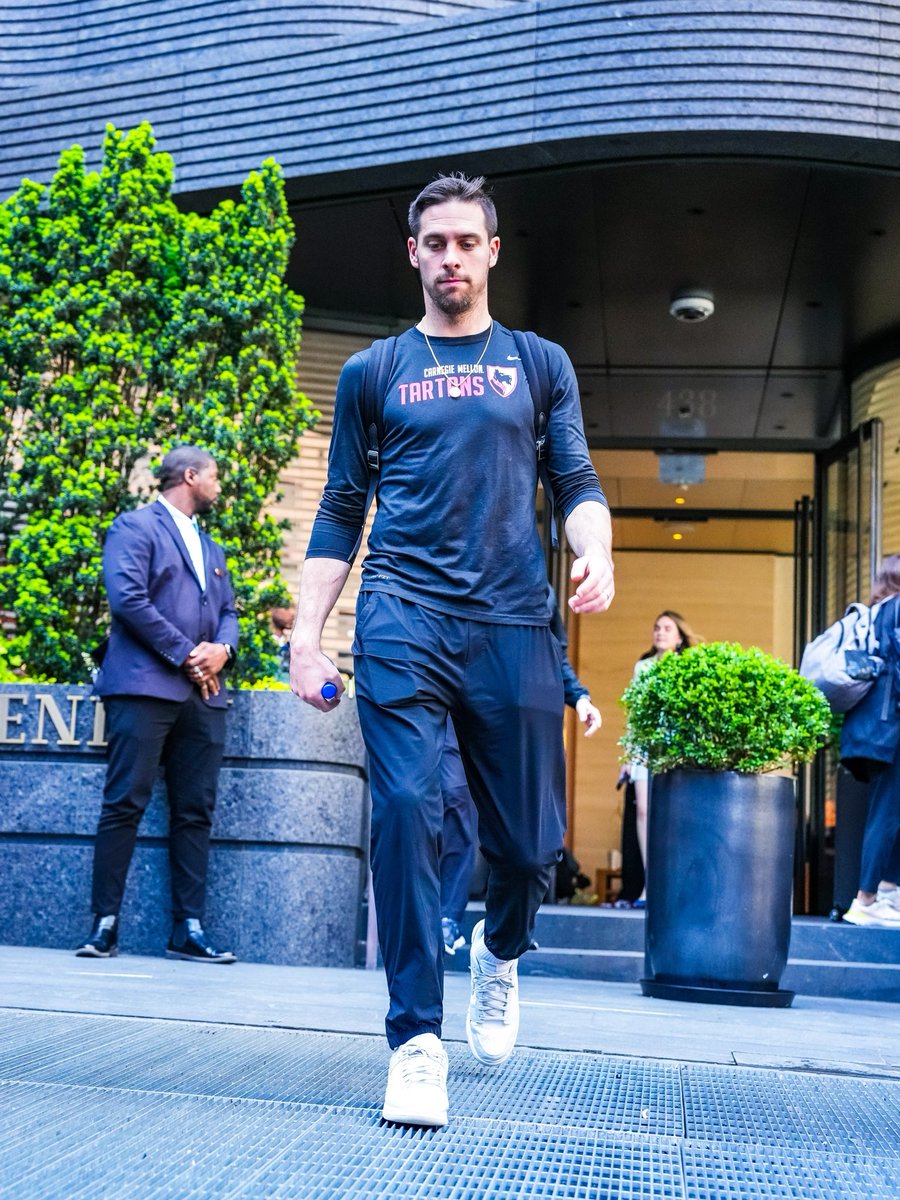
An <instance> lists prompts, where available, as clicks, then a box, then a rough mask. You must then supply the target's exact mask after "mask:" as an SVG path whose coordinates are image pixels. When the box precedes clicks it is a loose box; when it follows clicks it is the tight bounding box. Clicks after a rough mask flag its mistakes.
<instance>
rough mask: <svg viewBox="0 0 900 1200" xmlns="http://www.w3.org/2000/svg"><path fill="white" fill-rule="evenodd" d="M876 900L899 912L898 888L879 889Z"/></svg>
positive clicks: (899, 890)
mask: <svg viewBox="0 0 900 1200" xmlns="http://www.w3.org/2000/svg"><path fill="white" fill-rule="evenodd" d="M877 899H878V900H883V901H884V902H885V904H889V905H890V906H891V908H896V909H897V910H898V911H900V888H879V889H878V896H877Z"/></svg>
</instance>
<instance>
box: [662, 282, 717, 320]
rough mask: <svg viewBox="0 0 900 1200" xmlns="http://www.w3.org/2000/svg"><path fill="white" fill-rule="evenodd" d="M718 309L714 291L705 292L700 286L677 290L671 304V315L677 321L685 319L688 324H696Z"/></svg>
mask: <svg viewBox="0 0 900 1200" xmlns="http://www.w3.org/2000/svg"><path fill="white" fill-rule="evenodd" d="M715 311H716V306H715V303H714V301H713V297H712V292H703V291H700V289H699V288H685V289H684V290H682V291H680V292H676V293H675V295H674V296H673V297H672V302H671V303H670V305H669V315H670V316H673V317H674V318H675V320H676V321H684V322H685V324H687V325H696V324H697V323H698V322H700V321H705V320H707V318H708V317H711V316H712V315H713V313H714V312H715Z"/></svg>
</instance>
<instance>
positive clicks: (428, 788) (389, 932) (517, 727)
mask: <svg viewBox="0 0 900 1200" xmlns="http://www.w3.org/2000/svg"><path fill="white" fill-rule="evenodd" d="M354 654H355V656H356V658H355V667H356V695H357V703H358V707H359V719H360V726H361V728H362V733H363V738H364V740H365V743H366V749H367V750H368V752H369V785H370V788H371V793H372V881H373V885H374V891H375V908H376V912H377V916H378V937H379V941H380V944H381V952H382V957H383V959H384V966H385V972H386V974H387V982H388V991H389V993H390V1007H389V1009H388V1015H387V1019H386V1022H385V1028H386V1032H387V1037H388V1042H389V1044H390V1045H391V1047H392V1048H393V1049H395V1048H396V1047H397V1046H401V1045H403V1043H404V1042H407V1041H408V1040H409V1039H410V1038H411V1037H414V1036H415V1035H416V1034H419V1033H435V1034H437V1035H438V1036H440V1032H441V1022H442V1017H443V982H444V980H443V971H444V944H443V938H442V937H441V879H440V856H441V848H442V846H441V843H442V831H443V821H444V803H443V799H442V795H441V759H442V756H443V752H444V742H445V737H446V726H447V714H448V713H450V714H451V715H452V717H453V723H454V725H455V727H456V732H457V734H458V736H459V746H460V751H461V754H462V759H463V763H464V765H465V775H466V778H467V779H468V782H469V786H470V789H471V792H472V799H473V800H474V801H475V807H476V808H477V810H478V829H479V837H480V840H481V846H482V850H483V852H484V856H485V858H486V859H487V862H488V864H489V868H490V874H489V877H488V886H487V895H486V897H485V910H486V915H485V942H486V944H487V947H488V949H489V950H491V951H492V952H493V953H494V954H496V955H497V956H498V958H505V959H510V958H518V957H519V955H520V954H523V953H524V952H525V951H526V950H527V949H528V947H529V945H530V943H531V938H532V933H533V930H534V918H535V915H536V913H537V910H538V907H539V906H540V904H541V902H542V900H543V899H544V896H545V895H546V894H547V888H548V886H549V883H550V880H551V878H552V876H553V871H554V869H555V866H556V862H557V859H558V857H559V848H560V846H561V845H562V841H563V833H564V825H565V758H564V755H563V741H562V712H563V685H562V667H561V651H560V647H559V643H558V642H557V641H556V639H555V638H554V637H553V635H552V633H551V632H550V630H549V629H547V628H545V627H540V626H528V625H492V624H489V623H487V622H481V621H467V620H464V619H462V618H460V617H454V616H447V615H444V614H442V613H438V612H433V611H431V610H429V609H425V608H422V607H420V606H419V605H416V604H412V603H410V602H408V601H405V600H401V599H399V598H398V597H395V596H389V595H384V594H381V593H374V592H368V593H367V592H363V593H362V595H361V596H360V601H359V605H358V608H357V622H356V641H355V643H354Z"/></svg>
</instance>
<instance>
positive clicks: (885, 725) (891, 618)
mask: <svg viewBox="0 0 900 1200" xmlns="http://www.w3.org/2000/svg"><path fill="white" fill-rule="evenodd" d="M869 603H870V604H873V605H874V604H880V605H881V607H880V609H879V612H878V615H877V617H876V620H875V633H876V637H877V639H878V647H879V654H880V656H881V658H883V660H884V668H883V670H882V672H881V674H880V675H879V676H878V678H877V679H876V681H875V685H874V687H873V688H872V689H871V690H870V691H869V692H868V693H867V694H866V695H865V696H864V697H863V699H862V700H861V701H860V702H859V703H858V704H857V705H855V706H854V707H853V708H852V709H851V710H850V711H849V712H848V713H847V716H846V718H845V721H844V728H843V731H842V733H841V761H842V763H843V764H844V766H845V767H846V768H847V769H848V770H849V771H850V773H851V774H852V775H853V776H854V777H855V778H856V779H859V780H862V781H866V780H867V781H868V783H869V811H868V816H867V817H866V825H865V830H864V833H863V844H862V853H861V857H860V872H859V891H858V892H857V894H856V899H855V900H854V901H853V903H852V904H851V905H850V908H849V909H848V910H847V912H846V913H845V914H844V920H845V921H848V922H849V923H850V924H851V925H861V926H863V925H868V926H874V927H878V928H882V929H898V930H900V889H898V880H900V707H898V705H900V646H898V624H900V554H892V555H890V557H888V558H886V559H885V560H884V562H883V563H882V564H881V569H880V570H879V572H878V574H877V575H876V576H875V581H874V584H873V587H872V598H871V600H870V602H869Z"/></svg>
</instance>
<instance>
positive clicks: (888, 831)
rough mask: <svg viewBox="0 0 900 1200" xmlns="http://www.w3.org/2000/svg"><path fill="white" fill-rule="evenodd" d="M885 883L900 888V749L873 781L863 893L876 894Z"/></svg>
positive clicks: (865, 839) (876, 769) (865, 840)
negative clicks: (882, 883) (899, 885)
mask: <svg viewBox="0 0 900 1200" xmlns="http://www.w3.org/2000/svg"><path fill="white" fill-rule="evenodd" d="M882 879H883V880H884V881H885V882H886V883H897V884H900V746H898V748H897V752H896V753H895V755H894V761H893V762H891V763H885V764H884V765H882V764H880V763H879V764H878V765H877V766H875V767H873V770H872V774H871V778H870V781H869V812H868V816H867V817H866V827H865V831H864V833H863V842H862V854H861V860H860V867H859V887H860V891H863V892H876V891H877V890H878V885H879V883H880V882H881V881H882Z"/></svg>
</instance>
